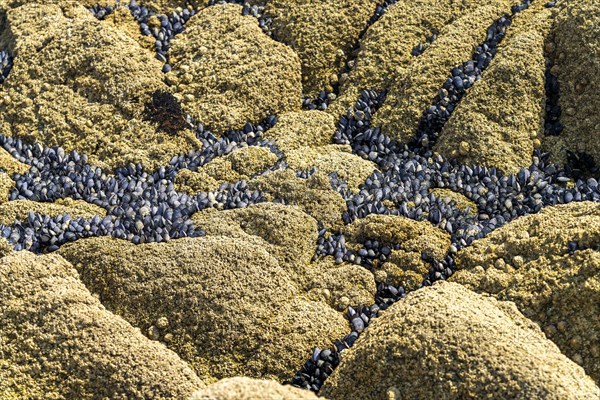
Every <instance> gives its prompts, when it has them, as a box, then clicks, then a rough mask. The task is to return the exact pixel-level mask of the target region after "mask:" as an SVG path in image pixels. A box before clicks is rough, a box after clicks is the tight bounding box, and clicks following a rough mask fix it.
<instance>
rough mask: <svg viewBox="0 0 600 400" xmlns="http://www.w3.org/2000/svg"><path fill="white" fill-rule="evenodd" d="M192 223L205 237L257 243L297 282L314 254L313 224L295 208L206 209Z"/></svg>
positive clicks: (270, 204) (315, 236)
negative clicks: (292, 275)
mask: <svg viewBox="0 0 600 400" xmlns="http://www.w3.org/2000/svg"><path fill="white" fill-rule="evenodd" d="M192 221H194V225H195V226H197V227H199V228H202V229H203V230H204V231H206V234H207V235H209V236H227V237H231V238H240V239H244V240H246V241H250V240H252V239H251V237H254V238H258V239H261V240H260V241H258V242H256V243H257V245H259V246H261V247H263V248H264V249H265V250H267V251H268V252H269V254H271V255H272V256H273V257H275V258H276V259H277V261H278V262H279V264H280V265H281V266H282V267H284V268H285V269H286V272H288V273H290V274H292V273H293V274H296V275H297V279H299V278H301V277H302V276H303V275H304V273H305V269H306V266H307V264H308V263H309V262H310V260H311V258H312V256H313V255H314V253H315V246H316V245H315V243H316V241H317V222H316V221H315V220H314V219H313V218H312V217H310V216H309V215H307V214H305V213H303V212H302V211H301V210H300V209H299V208H298V207H294V206H285V205H283V204H275V203H260V204H256V205H253V206H250V207H248V208H241V209H236V210H226V211H217V210H215V209H206V210H204V211H201V212H198V213H196V214H194V215H193V216H192Z"/></svg>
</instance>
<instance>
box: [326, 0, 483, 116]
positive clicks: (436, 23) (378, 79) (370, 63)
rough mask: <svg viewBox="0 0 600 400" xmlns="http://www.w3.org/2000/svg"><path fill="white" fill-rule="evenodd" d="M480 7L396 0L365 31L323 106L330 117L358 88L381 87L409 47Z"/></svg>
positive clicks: (444, 0)
mask: <svg viewBox="0 0 600 400" xmlns="http://www.w3.org/2000/svg"><path fill="white" fill-rule="evenodd" d="M479 6H480V2H478V1H462V0H452V1H448V0H399V1H397V2H396V3H394V4H393V5H392V6H390V8H389V9H388V10H387V12H386V13H385V14H384V15H383V16H382V17H381V19H379V21H377V22H376V23H374V24H373V25H371V27H369V29H368V30H367V32H366V33H365V35H364V36H363V38H362V39H361V43H360V50H359V53H358V56H357V58H356V61H355V67H354V68H353V69H352V70H351V71H350V73H349V74H348V77H347V79H344V78H343V77H342V79H343V82H342V85H341V90H340V96H338V99H337V101H335V102H334V103H333V104H331V106H330V107H329V108H328V109H327V110H328V112H331V114H332V115H334V116H336V117H337V116H339V115H341V114H345V113H346V109H347V108H348V107H352V106H354V104H355V103H356V100H357V99H358V97H359V96H360V92H361V90H364V89H372V90H377V91H380V90H384V89H386V88H388V86H389V85H390V83H392V82H394V81H395V77H396V76H397V74H398V73H399V72H400V71H401V70H402V69H404V68H406V66H408V65H409V64H410V63H411V62H412V61H413V60H414V57H413V56H412V55H411V52H412V50H413V48H414V47H415V46H417V45H419V44H425V43H426V41H427V39H428V38H429V37H430V36H431V35H432V34H434V33H438V32H440V31H441V30H442V29H443V28H444V27H445V26H446V25H448V24H450V23H451V22H452V21H454V20H455V19H457V18H458V17H460V16H462V15H464V14H465V13H469V12H471V11H472V10H474V9H475V8H477V7H479Z"/></svg>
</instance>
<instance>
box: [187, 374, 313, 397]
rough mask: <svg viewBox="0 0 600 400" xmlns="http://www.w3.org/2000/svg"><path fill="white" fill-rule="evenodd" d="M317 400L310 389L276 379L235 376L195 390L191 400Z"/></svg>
mask: <svg viewBox="0 0 600 400" xmlns="http://www.w3.org/2000/svg"><path fill="white" fill-rule="evenodd" d="M264 399H272V400H313V399H314V400H316V399H317V396H316V395H315V394H314V393H313V392H311V391H308V390H303V389H298V388H295V387H292V386H287V385H286V386H284V385H281V384H280V383H278V382H275V381H268V380H260V379H252V378H246V377H241V376H238V377H235V378H227V379H222V380H220V381H218V382H216V383H213V384H212V385H209V386H207V387H206V388H204V389H202V390H200V391H198V392H195V393H194V394H193V395H192V397H190V399H189V400H264Z"/></svg>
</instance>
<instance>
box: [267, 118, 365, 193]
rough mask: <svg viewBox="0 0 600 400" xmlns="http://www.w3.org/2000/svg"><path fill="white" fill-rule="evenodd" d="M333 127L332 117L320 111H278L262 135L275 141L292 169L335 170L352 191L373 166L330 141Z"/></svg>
mask: <svg viewBox="0 0 600 400" xmlns="http://www.w3.org/2000/svg"><path fill="white" fill-rule="evenodd" d="M335 130H336V126H335V119H334V118H333V116H332V115H330V114H327V113H325V112H323V111H316V110H312V111H302V112H290V113H285V114H282V115H281V116H280V117H279V119H278V122H277V125H275V126H274V127H273V128H271V129H269V130H268V131H267V132H265V134H264V138H265V139H267V140H272V141H273V142H275V143H276V144H277V147H278V148H279V149H280V150H281V151H282V152H283V154H284V155H285V157H286V162H287V164H288V166H289V167H290V168H292V169H294V170H295V171H307V170H310V169H311V168H313V167H315V168H317V169H318V170H319V171H321V172H324V173H326V174H330V173H332V172H335V173H337V175H338V177H339V178H340V179H343V180H344V181H346V183H348V186H349V187H350V189H351V190H354V191H356V190H358V186H359V185H360V184H361V183H364V182H365V179H367V178H368V177H369V175H371V174H372V173H373V171H374V170H375V168H376V165H375V164H374V163H372V162H371V161H367V160H364V159H362V158H361V157H358V156H356V155H354V154H352V149H351V148H350V146H348V145H336V144H331V141H332V140H331V139H332V137H333V134H334V133H335Z"/></svg>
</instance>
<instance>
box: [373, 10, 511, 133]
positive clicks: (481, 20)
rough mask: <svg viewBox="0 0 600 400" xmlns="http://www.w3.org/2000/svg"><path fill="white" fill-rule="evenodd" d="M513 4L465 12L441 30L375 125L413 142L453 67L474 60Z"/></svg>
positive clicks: (394, 87)
mask: <svg viewBox="0 0 600 400" xmlns="http://www.w3.org/2000/svg"><path fill="white" fill-rule="evenodd" d="M512 4H513V1H511V0H502V1H496V2H494V3H493V4H487V5H483V6H481V7H478V8H476V9H475V10H472V11H471V12H465V13H464V14H463V15H462V16H460V17H459V18H457V19H456V20H454V21H452V22H451V23H450V24H448V25H447V26H446V27H444V28H443V29H441V30H440V32H439V34H438V37H437V39H436V40H435V41H434V42H433V43H432V44H431V45H430V46H429V48H428V49H427V51H426V52H425V53H423V54H422V55H420V56H419V57H416V58H415V59H414V61H412V62H411V63H410V64H409V65H408V66H407V67H406V68H403V69H401V70H400V71H399V73H398V75H397V76H396V77H395V78H394V82H393V83H392V84H391V88H390V90H389V93H388V94H387V97H386V100H385V103H384V105H383V106H382V107H381V108H380V109H379V111H377V113H376V114H375V116H374V121H373V124H374V125H375V126H381V129H382V131H383V132H384V133H385V134H387V135H389V136H390V137H392V138H394V139H396V140H398V141H399V142H401V143H406V142H408V141H410V140H411V139H412V138H413V137H414V136H415V134H416V132H417V127H418V126H419V122H420V120H421V117H422V115H423V111H424V110H426V109H427V108H428V107H429V106H430V105H431V104H432V103H433V101H434V99H435V98H436V96H437V94H438V92H439V90H440V88H441V87H442V85H443V84H444V82H445V81H446V80H447V79H448V76H451V71H452V69H453V68H454V67H457V66H459V65H461V64H462V63H463V62H464V61H467V60H469V59H470V58H471V56H472V54H473V49H474V48H475V47H476V46H477V45H478V44H479V43H481V42H482V41H484V40H485V37H486V31H487V29H488V27H489V26H490V25H491V24H492V22H494V21H495V20H496V19H498V18H500V17H501V16H502V15H503V14H505V13H507V12H508V11H510V7H511V5H512Z"/></svg>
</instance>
